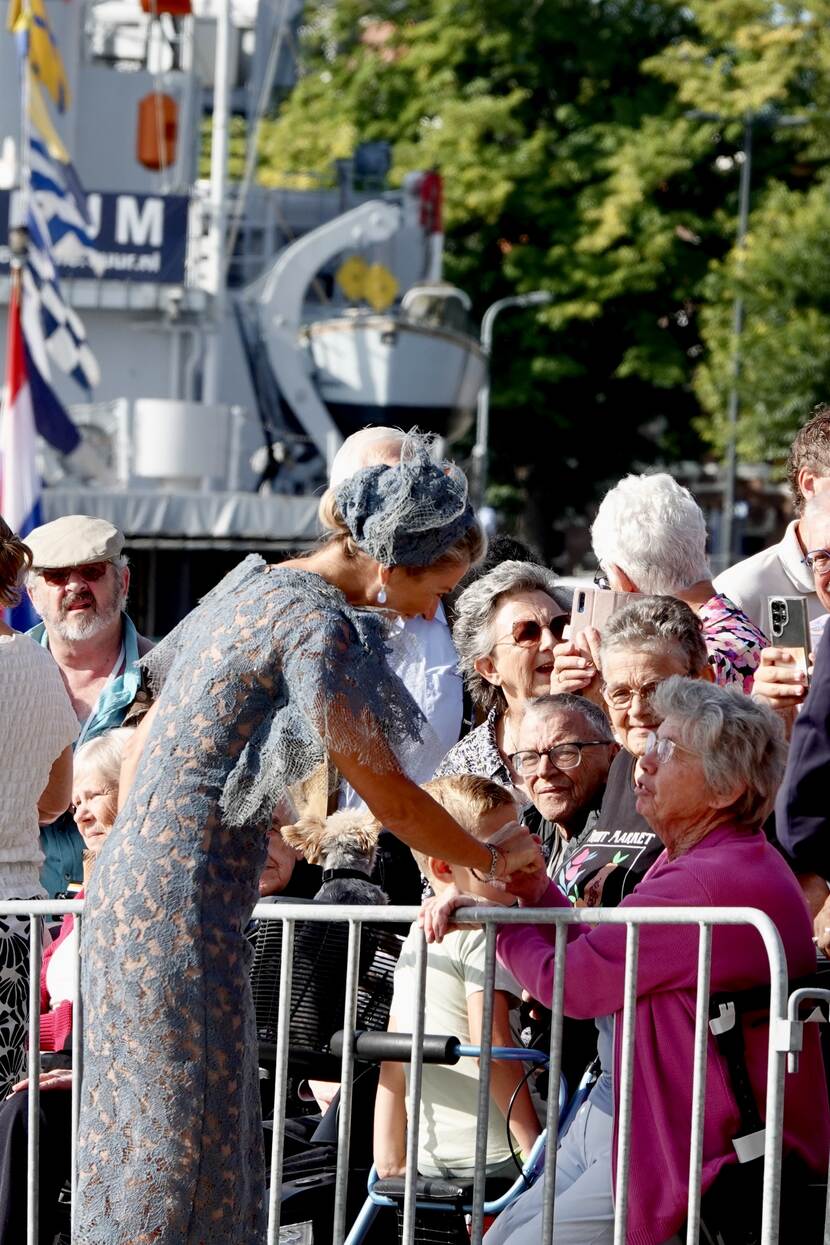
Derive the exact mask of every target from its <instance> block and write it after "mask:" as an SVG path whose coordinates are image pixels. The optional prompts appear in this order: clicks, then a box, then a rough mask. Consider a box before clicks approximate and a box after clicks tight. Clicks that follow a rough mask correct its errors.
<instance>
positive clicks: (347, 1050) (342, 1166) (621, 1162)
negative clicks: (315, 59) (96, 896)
mask: <svg viewBox="0 0 830 1245" xmlns="http://www.w3.org/2000/svg"><path fill="white" fill-rule="evenodd" d="M67 912H72V913H75V914H76V920H77V921H78V930H79V933H80V922H81V920H82V916H81V914H82V912H83V902H82V901H80V902H79V901H77V900H74V901H61V902H59V901H57V900H45V901H40V902H33V901H6V902H3V903H0V916H5V915H17V916H28V917H29V923H30V960H29V965H30V974H31V977H30V1019H29V1068H28V1075H29V1082H30V1092H29V1110H28V1121H29V1153H28V1181H27V1199H28V1201H27V1205H28V1230H27V1245H37V1241H38V1200H37V1177H38V1168H37V1156H38V1131H39V1107H40V1094H39V1089H38V1073H39V1068H40V1060H39V1053H38V1052H39V1046H40V1017H39V1010H40V1009H39V1004H40V967H41V938H40V921H41V918H42V917H43V916H46V915H49V914H51V915H54V916H58V915H63V914H64V913H67ZM417 912H418V910H417V908H399V907H349V906H336V905H322V904H321V905H314V904H291V903H289V902H286V903H280V904H267V903H262V904H258V905H257V907H256V908H255V909H254V914H253V915H254V918H255V919H257V920H260V921H282V923H283V938H282V959H281V965H280V1003H279V1032H278V1040H277V1049H276V1073H275V1086H274V1128H273V1146H272V1152H271V1158H270V1173H271V1174H270V1192H269V1208H268V1234H267V1245H277V1242H278V1241H279V1226H280V1196H279V1195H280V1187H281V1176H282V1164H283V1126H284V1120H285V1098H286V1091H287V1083H288V1061H289V1040H288V1035H289V1021H290V1006H291V980H292V966H293V949H294V931H295V925H296V923H297V922H298V921H299V922H332V921H336V922H345V923H347V924H348V931H349V939H348V953H347V975H346V994H345V1008H344V1016H343V1029H344V1033H345V1040H344V1042H343V1052H342V1062H341V1089H340V1113H339V1125H338V1145H337V1166H336V1179H335V1195H334V1224H333V1234H332V1242H333V1245H342V1243H343V1241H344V1238H345V1235H346V1231H347V1227H348V1225H347V1223H346V1214H347V1183H348V1171H349V1137H350V1126H351V1112H352V1096H353V1086H354V1075H355V1074H354V1061H353V1055H354V1025H355V1013H356V1006H357V992H358V976H359V956H360V936H361V927H362V926H363V925H364V924H371V925H373V926H375V927H377V926H378V925H383V924H388V925H392V924H409V923H411V922H412V921H414V920H415V919H416V917H417ZM458 920H459V924H482V925H484V926H485V928H486V931H487V932H486V949H485V983H484V984H485V992H484V1009H483V1018H482V1039H481V1046H482V1049H481V1058H480V1064H479V1069H480V1070H479V1097H478V1120H477V1131H476V1149H475V1172H476V1175H475V1183H474V1187H473V1203H472V1223H471V1242H472V1245H479V1243H480V1242H481V1238H482V1232H483V1205H484V1183H485V1181H484V1176H483V1173H484V1170H485V1155H486V1144H487V1117H488V1112H489V1107H490V1093H489V1084H490V1064H491V1047H492V1037H491V1030H492V1020H493V991H492V988H488V987H491V986H492V983H493V981H494V971H495V959H496V927H497V926H498V925H510V924H515V923H519V924H525V923H527V922H528V921H529V920H530V921H533V922H534V923H536V924H546V925H553V926H555V928H556V935H555V961H554V981H555V986H554V996H553V999H552V1001H551V1006H552V1024H551V1041H550V1068H549V1075H550V1084H551V1085H557V1084H558V1083H559V1079H560V1072H561V1063H562V1003H563V991H564V971H565V970H564V966H565V949H566V942H567V927H568V926H569V925H608V924H610V925H625V926H627V935H626V961H625V988H624V998H625V1003H624V1010H623V1015H622V1048H621V1067H620V1084H619V1092H618V1100H619V1118H618V1121H617V1133H618V1144H617V1155H616V1160H617V1161H616V1206H615V1224H614V1245H625V1241H626V1225H627V1220H628V1176H629V1164H630V1132H631V1104H632V1078H633V1056H634V1009H635V1006H636V997H637V995H636V980H637V957H638V948H639V933H640V929H641V928H642V927H643V926H648V925H696V926H698V927H699V930H700V938H699V950H698V973H697V1001H696V1012H695V1045H694V1073H693V1097H692V1103H693V1105H692V1116H691V1151H690V1153H691V1158H690V1166H689V1197H688V1228H687V1234H686V1242H687V1245H696V1242H697V1241H698V1237H699V1231H700V1201H701V1191H700V1177H701V1168H702V1161H703V1114H704V1095H705V1086H706V1062H707V1046H708V1032H709V1029H708V1025H709V1015H708V997H709V979H710V965H711V951H712V929H713V927H714V926H728V925H750V926H753V927H754V928H755V929H756V930H757V931H758V933H759V934H760V936H761V938H762V940H763V943H764V946H765V948H766V953H767V958H768V962H769V971H770V983H771V991H770V1009H769V1015H770V1023H769V1061H768V1071H767V1095H766V1129H765V1142H764V1162H765V1176H764V1196H763V1211H762V1227H761V1245H777V1242H778V1218H779V1200H780V1191H781V1158H782V1155H781V1149H782V1137H783V1107H784V1077H785V1060H786V1058H787V1056H788V1055H794V1054H795V1053H796V1052H797V1051H798V1050H800V1047H801V1025H800V1023H799V1022H798V1021H797V1019H796V1016H797V1011H796V1010H795V1009H794V1008H793V1009H791V1010H790V1012H789V1013H788V997H787V996H788V978H787V965H786V960H785V957H784V949H783V946H782V943H781V939H780V936H779V934H778V930H777V929H776V927H775V925H774V924H773V922H772V921H771V920H770V918H769V917H768V916H766V915H765V914H764V913H762V912H760V911H758V910H756V909H753V908H688V907H677V908H660V909H654V908H633V907H632V908H625V909H618V908H617V909H598V908H579V909H540V910H533V911H531V910H529V909H526V908H525V909H515V908H514V909H511V908H481V909H470V908H466V909H463V910H462V911H460V912H459V913H458ZM425 951H426V943H425V941H424V939H423V938H422V939H421V940H420V942H419V944H418V950H417V957H416V968H415V971H416V982H417V1006H416V1009H415V1016H416V1020H415V1024H414V1026H413V1029H414V1031H413V1034H412V1068H411V1081H410V1096H411V1100H412V1101H413V1102H417V1101H418V1100H419V1097H420V1087H421V1075H422V1061H421V1059H420V1058H419V1051H420V1044H421V1041H422V1039H423V1034H424V997H425V986H426V954H425ZM75 979H76V989H75V1004H74V1012H73V1030H72V1061H73V1066H72V1122H73V1143H72V1195H73V1210H74V1200H75V1199H74V1194H75V1181H76V1155H75V1138H76V1135H77V1124H78V1112H79V1084H80V1078H81V1075H82V1056H83V1048H82V1027H83V1016H82V1010H81V1005H82V1000H81V998H80V987H79V982H78V973H77V966H76V974H75ZM819 993H821V992H819ZM548 1113H549V1119H548V1124H549V1128H548V1136H550V1137H555V1136H556V1114H557V1103H556V1095H555V1094H551V1095H549V1101H548ZM418 1125H419V1112H417V1111H413V1112H411V1113H410V1116H409V1121H408V1132H407V1167H406V1194H405V1200H404V1209H403V1236H402V1245H413V1240H414V1231H415V1182H416V1178H417V1167H416V1164H417V1154H418ZM555 1177H556V1146H555V1145H549V1146H548V1147H547V1150H546V1156H545V1169H544V1180H545V1185H546V1188H547V1189H551V1190H552V1189H553V1187H554V1181H555ZM554 1225H555V1204H554V1199H553V1197H552V1196H546V1197H545V1198H544V1218H543V1223H542V1232H541V1242H542V1243H543V1245H552V1242H553V1232H554Z"/></svg>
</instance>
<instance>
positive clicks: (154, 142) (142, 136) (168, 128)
mask: <svg viewBox="0 0 830 1245" xmlns="http://www.w3.org/2000/svg"><path fill="white" fill-rule="evenodd" d="M178 127H179V105H178V104H177V103H176V101H175V100H174V99H173V96H172V95H163V94H162V93H161V92H160V91H153V92H151V94H149V95H145V96H144V98H143V99H141V100H139V102H138V138H137V142H136V156H137V159H138V162H139V164H143V165H144V167H145V169H166V168H169V167H170V165H171V164H172V163H173V162H174V160H175V159H176V138H177V135H178Z"/></svg>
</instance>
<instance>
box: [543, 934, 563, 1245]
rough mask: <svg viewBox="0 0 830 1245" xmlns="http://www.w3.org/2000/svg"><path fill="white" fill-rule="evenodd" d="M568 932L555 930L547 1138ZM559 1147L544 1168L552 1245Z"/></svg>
mask: <svg viewBox="0 0 830 1245" xmlns="http://www.w3.org/2000/svg"><path fill="white" fill-rule="evenodd" d="M567 945H568V931H567V930H566V928H565V926H564V925H558V926H557V927H556V943H555V946H554V952H553V998H552V1000H551V1026H550V1062H549V1064H548V1110H547V1119H546V1128H547V1136H548V1137H550V1138H554V1139H555V1138H556V1135H557V1133H558V1132H559V1083H560V1081H561V1079H562V1004H563V1000H564V998H565V951H566V949H567ZM556 1157H557V1156H556V1145H555V1144H553V1145H546V1146H545V1169H544V1172H543V1175H542V1179H543V1180H544V1182H545V1183H544V1190H543V1198H542V1241H543V1242H545V1245H553V1230H554V1218H555V1214H556V1208H555V1205H554V1201H555V1199H554V1196H553V1191H554V1190H555V1188H556Z"/></svg>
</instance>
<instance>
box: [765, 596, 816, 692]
mask: <svg viewBox="0 0 830 1245" xmlns="http://www.w3.org/2000/svg"><path fill="white" fill-rule="evenodd" d="M767 618H768V622H769V626H768V627H767V635H768V636H769V641H770V644H772V645H774V646H775V648H783V649H786V651H787V652H788V653H792V655H793V657H794V658H795V660H796V663H797V665H798V666H799V668H800V669H801V670H803V671H804V673H805V674H806V675H807V677H808V678H809V675H810V668H809V662H808V660H807V659H808V656H809V653H810V648H811V642H810V614H809V611H808V609H807V601H806V598H804V597H784V596H781V597H767Z"/></svg>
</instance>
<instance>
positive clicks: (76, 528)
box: [26, 514, 124, 569]
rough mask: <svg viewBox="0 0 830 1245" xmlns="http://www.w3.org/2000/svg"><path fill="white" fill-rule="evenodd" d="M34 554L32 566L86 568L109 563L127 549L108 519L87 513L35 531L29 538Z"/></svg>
mask: <svg viewBox="0 0 830 1245" xmlns="http://www.w3.org/2000/svg"><path fill="white" fill-rule="evenodd" d="M26 544H27V545H28V546H29V548H30V549H31V551H32V567H33V568H35V569H37V568H40V567H48V568H55V569H57V568H58V567H61V566H83V565H84V564H85V563H87V562H110V561H111V560H112V559H113V558H117V557H118V555H119V554H120V553H121V550H122V549H123V548H124V533H123V532H120V531H119V530H118V528H117V527H113V525H112V524H111V523H108V522H107V520H106V519H93V518H92V517H91V516H90V515H88V514H67V515H64V516H63V518H62V519H54V520H53V521H52V522H51V523H44V524H42V525H41V526H40V527H36V528H34V529H33V530H32V531H31V532H29V534H28V536H27V537H26Z"/></svg>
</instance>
